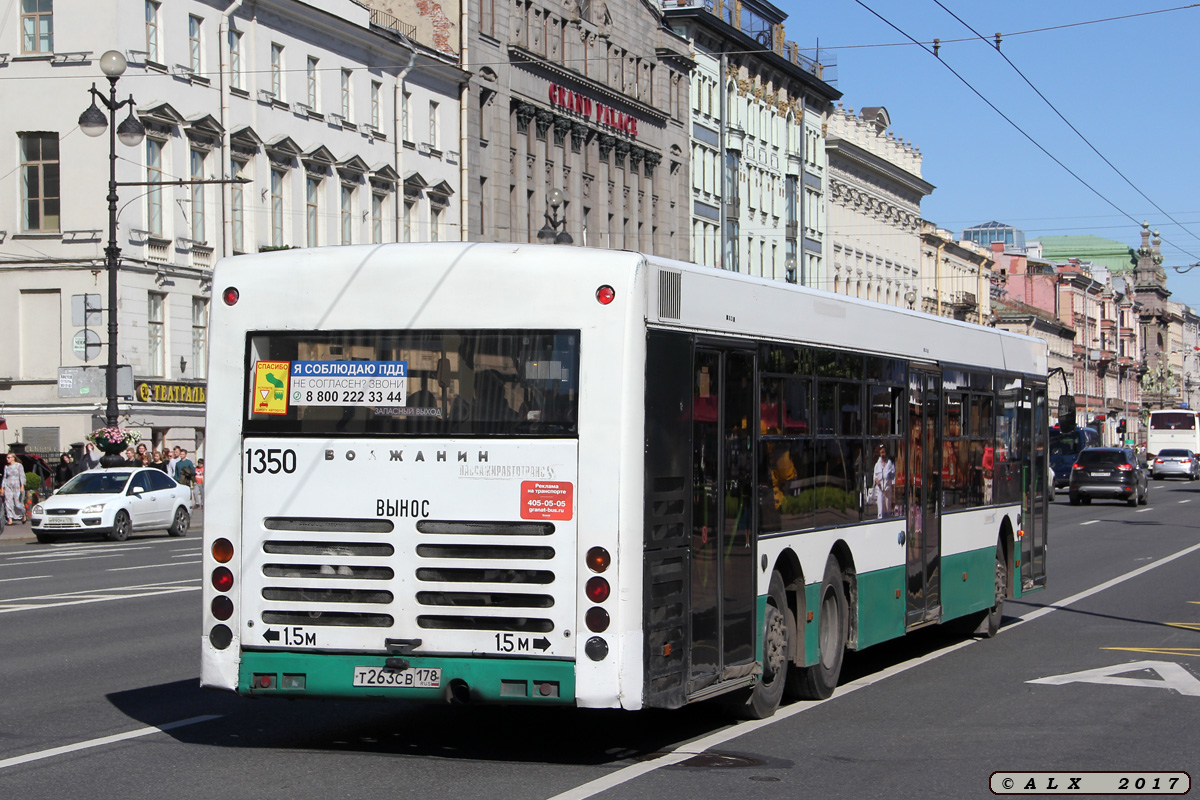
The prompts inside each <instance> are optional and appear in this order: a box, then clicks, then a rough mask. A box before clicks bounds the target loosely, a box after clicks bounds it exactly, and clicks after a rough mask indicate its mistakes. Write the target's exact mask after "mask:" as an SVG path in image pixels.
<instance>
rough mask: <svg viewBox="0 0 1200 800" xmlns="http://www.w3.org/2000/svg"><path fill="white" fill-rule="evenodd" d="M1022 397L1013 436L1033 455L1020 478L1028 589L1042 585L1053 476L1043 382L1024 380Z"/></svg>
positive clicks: (1023, 582)
mask: <svg viewBox="0 0 1200 800" xmlns="http://www.w3.org/2000/svg"><path fill="white" fill-rule="evenodd" d="M1022 399H1023V402H1022V403H1021V413H1020V414H1019V415H1018V422H1017V425H1018V429H1017V435H1018V436H1020V437H1021V444H1022V450H1023V452H1026V453H1031V454H1032V455H1033V459H1032V461H1031V463H1030V464H1027V465H1025V466H1024V467H1023V471H1024V473H1025V474H1024V476H1023V478H1024V480H1022V481H1021V484H1022V492H1021V494H1022V498H1021V513H1022V525H1021V527H1022V528H1023V529H1024V531H1025V535H1024V537H1022V538H1021V588H1022V590H1023V591H1029V590H1031V589H1034V588H1036V587H1042V586H1045V585H1046V529H1047V517H1048V514H1047V506H1048V504H1049V502H1050V500H1049V491H1048V489H1047V486H1046V482H1047V480H1053V477H1051V476H1050V465H1049V464H1048V463H1047V450H1048V444H1049V443H1048V441H1047V437H1048V435H1049V428H1048V424H1049V423H1048V422H1047V407H1046V402H1047V400H1046V386H1045V384H1033V385H1030V384H1029V383H1028V381H1026V382H1025V388H1024V397H1023V398H1022Z"/></svg>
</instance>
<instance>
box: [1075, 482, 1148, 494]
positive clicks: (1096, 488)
mask: <svg viewBox="0 0 1200 800" xmlns="http://www.w3.org/2000/svg"><path fill="white" fill-rule="evenodd" d="M1136 491H1137V486H1129V485H1126V484H1120V483H1085V484H1081V485H1079V486H1072V487H1071V494H1075V495H1079V496H1080V497H1132V496H1133V494H1134V493H1135V492H1136Z"/></svg>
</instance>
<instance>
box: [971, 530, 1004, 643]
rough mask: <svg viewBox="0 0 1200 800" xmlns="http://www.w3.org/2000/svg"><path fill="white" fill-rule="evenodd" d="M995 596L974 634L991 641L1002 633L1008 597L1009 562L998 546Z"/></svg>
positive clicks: (1002, 549) (1001, 548)
mask: <svg viewBox="0 0 1200 800" xmlns="http://www.w3.org/2000/svg"><path fill="white" fill-rule="evenodd" d="M994 591H995V595H994V596H993V601H992V607H991V608H989V609H988V610H987V611H985V612H983V615H982V617H981V618H980V619H979V621H978V624H976V625H975V630H974V631H973V633H974V634H975V635H976V636H982V637H983V638H984V639H990V638H992V637H993V636H995V635H996V634H997V633H999V632H1000V623H1001V621H1002V620H1003V619H1004V598H1005V597H1006V596H1007V595H1008V561H1007V560H1006V559H1005V558H1004V548H1003V547H1002V546H1001V545H999V544H998V545H996V577H995V590H994Z"/></svg>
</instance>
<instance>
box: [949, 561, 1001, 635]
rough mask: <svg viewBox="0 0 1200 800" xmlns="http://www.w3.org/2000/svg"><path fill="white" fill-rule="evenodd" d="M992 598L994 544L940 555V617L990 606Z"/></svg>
mask: <svg viewBox="0 0 1200 800" xmlns="http://www.w3.org/2000/svg"><path fill="white" fill-rule="evenodd" d="M995 599H996V548H995V547H987V548H984V549H983V550H971V551H969V552H966V553H956V554H955V555H952V556H942V619H944V620H949V619H954V618H955V617H961V616H963V615H965V614H970V613H971V612H973V611H983V610H985V609H988V608H991V607H992V603H994V602H995Z"/></svg>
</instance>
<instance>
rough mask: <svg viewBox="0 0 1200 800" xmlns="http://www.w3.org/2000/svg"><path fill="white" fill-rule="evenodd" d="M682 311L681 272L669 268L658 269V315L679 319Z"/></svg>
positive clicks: (664, 317) (663, 317)
mask: <svg viewBox="0 0 1200 800" xmlns="http://www.w3.org/2000/svg"><path fill="white" fill-rule="evenodd" d="M682 312H683V274H682V273H679V272H672V271H670V270H665V269H660V270H659V271H658V316H659V317H660V318H661V319H679V317H680V315H681V314H682Z"/></svg>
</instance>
